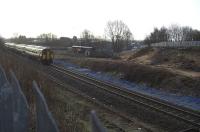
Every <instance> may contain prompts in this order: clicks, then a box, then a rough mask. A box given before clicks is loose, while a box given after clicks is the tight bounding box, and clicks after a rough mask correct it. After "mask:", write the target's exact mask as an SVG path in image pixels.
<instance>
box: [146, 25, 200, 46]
mask: <svg viewBox="0 0 200 132" xmlns="http://www.w3.org/2000/svg"><path fill="white" fill-rule="evenodd" d="M182 41H200V31H199V30H196V29H192V28H191V27H188V26H179V25H177V24H172V25H171V26H169V27H168V28H166V27H164V26H163V27H161V28H160V29H158V28H154V31H153V32H152V33H150V35H148V36H146V38H145V39H144V43H145V44H148V45H150V44H151V43H159V42H182Z"/></svg>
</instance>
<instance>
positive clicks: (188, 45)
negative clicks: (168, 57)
mask: <svg viewBox="0 0 200 132" xmlns="http://www.w3.org/2000/svg"><path fill="white" fill-rule="evenodd" d="M151 46H152V47H161V48H162V47H169V48H171V47H172V48H173V47H174V48H191V47H200V41H183V42H160V43H153V44H151Z"/></svg>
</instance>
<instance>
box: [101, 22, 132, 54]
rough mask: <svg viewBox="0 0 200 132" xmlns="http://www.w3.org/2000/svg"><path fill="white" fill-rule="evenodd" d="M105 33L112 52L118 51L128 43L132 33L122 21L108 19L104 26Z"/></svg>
mask: <svg viewBox="0 0 200 132" xmlns="http://www.w3.org/2000/svg"><path fill="white" fill-rule="evenodd" d="M105 34H106V36H108V37H109V38H110V39H111V41H112V45H113V50H114V52H120V51H122V49H123V48H124V47H125V46H126V45H127V44H128V43H129V41H130V39H131V37H132V33H131V31H130V29H129V28H128V26H127V25H126V24H125V23H124V22H122V21H118V20H115V21H109V22H108V23H107V26H106V28H105Z"/></svg>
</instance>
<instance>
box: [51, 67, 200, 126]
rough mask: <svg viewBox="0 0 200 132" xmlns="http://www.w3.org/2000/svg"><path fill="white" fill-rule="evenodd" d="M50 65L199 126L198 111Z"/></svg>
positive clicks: (110, 91) (199, 115)
mask: <svg viewBox="0 0 200 132" xmlns="http://www.w3.org/2000/svg"><path fill="white" fill-rule="evenodd" d="M51 66H52V68H53V69H54V70H56V71H58V72H61V73H63V74H66V75H67V76H70V77H72V78H74V79H77V80H80V81H82V82H84V83H87V84H90V85H93V86H95V87H98V88H100V89H102V90H104V91H106V92H109V93H112V94H115V95H117V96H120V97H122V98H125V99H126V100H130V101H133V102H135V103H138V104H141V105H143V106H145V107H148V108H151V109H153V110H156V111H158V112H162V113H164V114H166V115H169V116H171V117H174V118H176V119H178V120H182V121H184V122H186V123H188V124H190V125H192V126H195V127H197V128H200V114H199V112H196V111H192V110H189V109H186V108H182V107H179V106H175V105H173V104H170V103H168V102H165V101H162V100H159V99H156V98H153V97H150V96H147V95H143V94H140V93H137V92H134V91H130V90H128V89H125V88H121V87H118V86H115V85H113V84H111V83H107V82H103V81H100V80H97V79H95V78H92V77H89V76H87V75H84V74H82V73H80V72H77V71H75V70H68V69H66V68H63V67H60V66H57V65H54V64H53V65H51Z"/></svg>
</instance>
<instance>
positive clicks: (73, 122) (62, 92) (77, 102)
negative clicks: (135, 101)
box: [0, 48, 138, 132]
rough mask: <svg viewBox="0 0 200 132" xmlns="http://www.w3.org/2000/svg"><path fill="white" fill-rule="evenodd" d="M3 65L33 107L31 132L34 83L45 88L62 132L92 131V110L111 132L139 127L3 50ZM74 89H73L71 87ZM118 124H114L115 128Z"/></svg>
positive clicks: (33, 116) (0, 50) (0, 59)
mask: <svg viewBox="0 0 200 132" xmlns="http://www.w3.org/2000/svg"><path fill="white" fill-rule="evenodd" d="M0 64H1V65H2V67H3V68H4V69H5V70H6V72H7V73H9V70H10V69H12V70H13V71H14V73H15V74H16V76H17V78H18V80H19V82H20V85H21V86H22V90H23V92H24V93H25V96H26V98H27V100H28V103H29V106H30V118H31V120H30V128H31V130H30V131H34V130H35V99H34V94H33V91H32V81H33V80H36V82H37V83H38V84H39V86H40V87H41V90H42V92H43V94H44V96H45V98H46V101H47V104H48V106H49V109H50V111H51V112H52V114H53V117H54V118H55V120H56V122H57V124H58V127H59V129H60V131H61V132H88V131H91V130H90V127H91V126H90V121H89V119H90V117H89V113H90V111H91V110H92V109H94V110H96V111H97V113H98V115H99V117H100V119H101V121H102V122H103V123H104V126H106V127H107V129H108V131H110V132H112V131H119V129H118V128H117V127H115V126H116V124H118V125H119V126H120V124H123V125H122V128H124V129H125V130H126V129H129V130H131V129H132V130H133V129H136V128H137V127H138V125H136V124H132V123H129V122H128V121H125V120H123V119H121V118H120V117H118V116H117V115H113V114H112V113H110V112H108V111H106V110H104V109H101V108H100V107H99V106H97V105H95V104H93V103H91V102H88V100H86V99H84V98H82V97H80V96H78V95H76V94H74V93H71V92H69V91H67V90H66V89H65V88H62V87H59V86H58V85H56V84H55V83H53V82H52V81H51V80H49V79H48V78H46V76H45V75H43V74H41V72H40V71H39V70H38V69H36V68H37V67H34V65H33V64H31V61H30V62H28V63H27V62H25V61H24V60H21V59H20V58H18V57H16V56H14V55H11V54H8V53H7V52H6V51H5V50H3V49H2V48H0ZM67 87H70V86H67ZM113 123H114V124H113Z"/></svg>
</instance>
